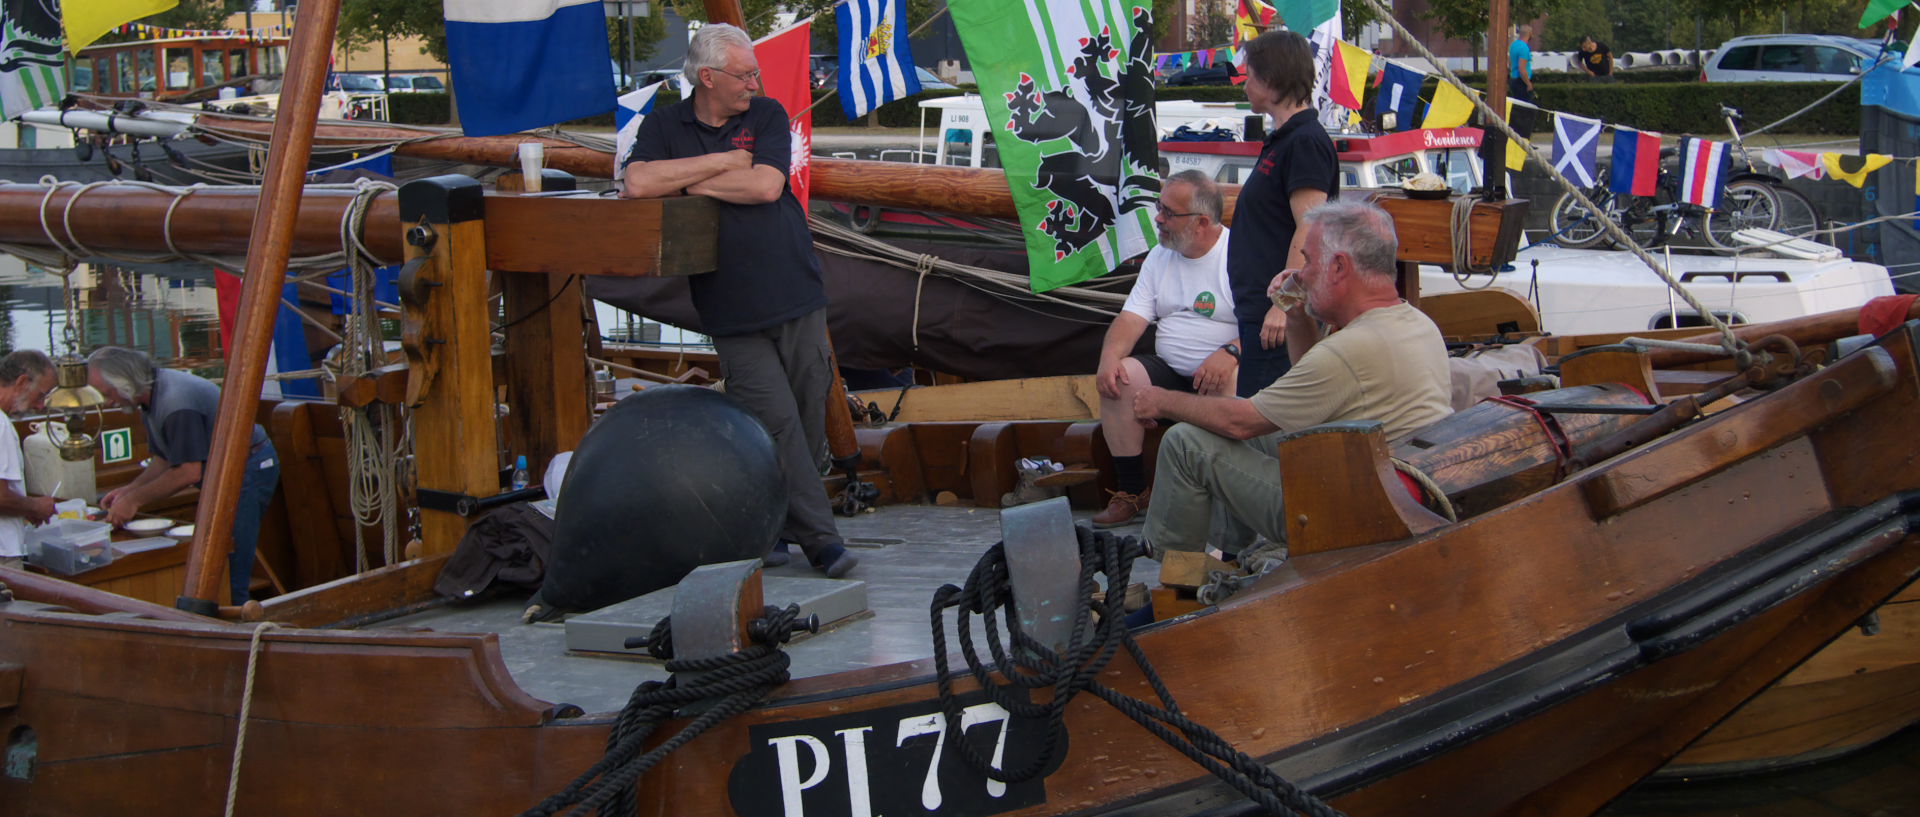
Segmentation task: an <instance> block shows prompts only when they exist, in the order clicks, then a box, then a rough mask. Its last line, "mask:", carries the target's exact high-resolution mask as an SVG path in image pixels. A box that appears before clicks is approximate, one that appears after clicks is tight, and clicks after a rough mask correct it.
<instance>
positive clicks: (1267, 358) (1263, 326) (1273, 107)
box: [1227, 31, 1340, 397]
mask: <svg viewBox="0 0 1920 817" xmlns="http://www.w3.org/2000/svg"><path fill="white" fill-rule="evenodd" d="M1246 59H1247V81H1246V83H1245V86H1244V87H1245V88H1246V92H1247V102H1249V103H1251V105H1252V107H1253V110H1254V112H1255V113H1262V114H1266V115H1268V116H1270V117H1272V118H1273V122H1274V129H1273V131H1272V132H1271V133H1269V134H1268V135H1267V139H1266V142H1265V144H1263V145H1262V146H1261V148H1260V158H1259V160H1258V161H1257V162H1255V164H1254V167H1253V172H1251V173H1249V174H1248V175H1247V179H1246V181H1245V182H1244V183H1242V184H1241V186H1240V197H1239V199H1238V200H1237V201H1236V202H1235V204H1234V207H1233V236H1232V237H1231V238H1229V239H1228V241H1227V281H1228V283H1229V284H1230V285H1231V286H1232V288H1233V311H1234V317H1235V318H1237V319H1238V320H1239V323H1240V375H1239V378H1238V381H1237V388H1236V389H1235V392H1236V393H1237V394H1238V395H1239V396H1241V397H1251V396H1252V395H1253V394H1254V393H1255V392H1258V391H1259V390H1261V389H1263V388H1266V387H1267V385H1268V384H1270V383H1272V382H1273V381H1275V380H1278V379H1280V376H1281V375H1283V374H1286V373H1287V369H1288V368H1290V367H1291V366H1292V361H1291V359H1290V358H1289V357H1288V355H1287V349H1286V339H1287V314H1286V313H1285V312H1282V311H1280V310H1279V309H1278V308H1276V307H1274V305H1273V302H1272V301H1271V300H1269V299H1268V298H1267V283H1268V282H1270V281H1272V280H1273V276H1275V275H1278V274H1280V271H1281V270H1287V269H1300V268H1301V265H1302V264H1304V263H1305V261H1303V260H1302V258H1301V254H1300V241H1301V238H1302V236H1301V235H1300V233H1299V230H1298V226H1299V223H1300V217H1301V216H1303V215H1305V214H1306V212H1307V211H1308V210H1311V209H1313V208H1314V207H1316V206H1318V205H1319V204H1320V203H1321V202H1324V201H1326V200H1327V199H1328V198H1329V197H1331V196H1334V195H1335V194H1338V193H1339V192H1340V166H1339V159H1338V156H1337V155H1336V154H1335V152H1334V149H1333V140H1332V139H1331V138H1328V136H1327V132H1326V130H1325V129H1323V128H1321V127H1320V122H1319V118H1318V115H1317V113H1316V112H1315V111H1314V109H1313V108H1312V107H1311V106H1310V104H1309V100H1311V99H1312V94H1313V77H1314V73H1313V47H1312V46H1311V45H1309V44H1308V43H1307V39H1306V38H1305V37H1302V36H1300V35H1299V34H1296V33H1294V32H1291V31H1269V32H1267V33H1265V34H1262V35H1260V36H1259V37H1256V38H1254V39H1253V40H1251V41H1249V42H1248V43H1247V45H1246Z"/></svg>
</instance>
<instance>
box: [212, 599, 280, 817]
mask: <svg viewBox="0 0 1920 817" xmlns="http://www.w3.org/2000/svg"><path fill="white" fill-rule="evenodd" d="M279 627H280V625H278V624H275V623H273V622H271V621H262V622H260V623H259V624H257V625H255V626H254V628H253V638H252V640H250V641H248V642H247V679H246V682H245V685H244V686H243V687H242V688H241V689H242V691H241V693H240V726H239V728H238V729H237V730H236V732H235V734H234V736H233V764H232V765H230V766H228V767H227V809H226V812H225V814H226V817H233V804H234V802H235V800H236V799H238V796H239V793H240V758H242V757H244V756H245V755H246V753H247V719H248V715H249V713H251V712H252V711H253V682H254V679H255V677H256V676H255V672H256V671H257V670H258V669H259V666H260V653H261V648H260V645H261V644H262V643H263V639H262V638H261V636H264V635H266V632H267V631H268V630H274V629H279Z"/></svg>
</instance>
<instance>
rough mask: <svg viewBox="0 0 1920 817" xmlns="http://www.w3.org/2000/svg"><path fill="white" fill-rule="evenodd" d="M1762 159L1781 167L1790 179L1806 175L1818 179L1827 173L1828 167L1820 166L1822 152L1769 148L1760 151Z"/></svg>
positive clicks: (1824, 176)
mask: <svg viewBox="0 0 1920 817" xmlns="http://www.w3.org/2000/svg"><path fill="white" fill-rule="evenodd" d="M1760 161H1763V162H1766V163H1767V164H1770V165H1773V166H1774V167H1777V168H1780V171H1781V172H1782V173H1785V174H1787V178H1789V179H1798V178H1800V177H1802V176H1804V177H1807V178H1810V179H1816V180H1818V179H1823V178H1826V175H1827V172H1826V169H1825V168H1823V167H1821V166H1820V154H1818V153H1814V152H1813V151H1809V150H1785V149H1782V148H1767V149H1766V150H1765V151H1762V152H1761V153H1760Z"/></svg>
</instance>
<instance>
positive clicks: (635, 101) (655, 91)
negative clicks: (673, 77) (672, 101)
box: [613, 79, 667, 181]
mask: <svg viewBox="0 0 1920 817" xmlns="http://www.w3.org/2000/svg"><path fill="white" fill-rule="evenodd" d="M665 84H667V81H666V80H664V79H663V80H660V81H659V82H656V83H654V84H652V85H649V86H647V87H645V88H637V89H634V90H632V91H628V92H627V93H624V94H621V95H620V98H619V99H617V100H615V102H616V103H618V105H619V107H616V108H614V109H613V130H614V134H613V178H614V179H615V181H618V180H619V178H620V166H621V164H622V163H624V162H626V161H627V154H629V153H632V152H633V137H634V136H636V135H638V134H639V133H640V123H641V122H642V121H644V120H645V119H646V118H647V114H650V113H653V98H654V97H656V96H659V94H660V86H662V85H665Z"/></svg>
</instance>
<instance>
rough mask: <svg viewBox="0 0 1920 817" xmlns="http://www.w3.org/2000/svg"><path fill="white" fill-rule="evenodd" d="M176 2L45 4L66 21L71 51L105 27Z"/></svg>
mask: <svg viewBox="0 0 1920 817" xmlns="http://www.w3.org/2000/svg"><path fill="white" fill-rule="evenodd" d="M8 5H12V3H11V2H10V3H8ZM177 5H180V0H65V2H63V3H48V4H47V6H48V7H50V8H55V9H59V11H57V12H55V13H57V14H59V15H60V19H61V20H62V21H63V22H64V23H65V24H66V28H67V51H69V52H71V53H74V54H78V53H80V49H82V48H86V47H87V46H89V45H93V41H94V40H98V39H100V37H101V35H104V34H106V33H107V32H109V31H112V30H114V29H116V28H119V27H120V26H122V25H125V24H127V23H129V22H132V21H134V20H138V19H140V18H142V17H146V16H148V15H150V14H159V13H160V12H163V11H166V10H167V9H170V8H173V7H174V6H177ZM42 13H44V11H43V12H42ZM9 36H11V34H9Z"/></svg>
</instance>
